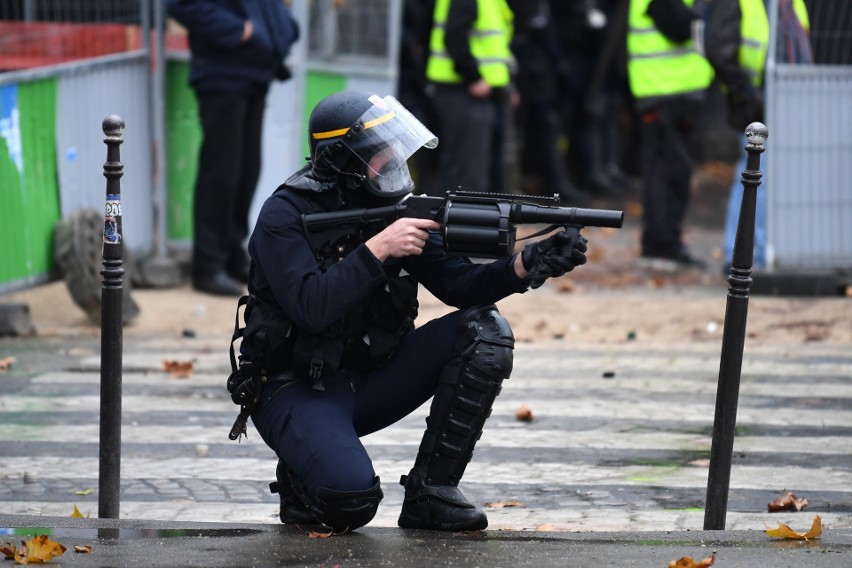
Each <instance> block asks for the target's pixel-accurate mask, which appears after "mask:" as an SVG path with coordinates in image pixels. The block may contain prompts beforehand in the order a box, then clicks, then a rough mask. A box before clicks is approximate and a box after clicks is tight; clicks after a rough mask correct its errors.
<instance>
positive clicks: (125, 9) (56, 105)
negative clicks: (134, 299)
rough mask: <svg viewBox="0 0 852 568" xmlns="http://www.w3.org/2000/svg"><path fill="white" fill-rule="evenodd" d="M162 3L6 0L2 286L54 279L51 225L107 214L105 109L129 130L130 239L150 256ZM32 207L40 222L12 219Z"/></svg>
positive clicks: (1, 63) (1, 90)
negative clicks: (157, 7)
mask: <svg viewBox="0 0 852 568" xmlns="http://www.w3.org/2000/svg"><path fill="white" fill-rule="evenodd" d="M155 1H158V0H111V1H109V2H107V1H103V0H2V1H0V197H2V203H3V204H4V206H2V207H0V227H3V229H2V231H0V233H2V237H3V238H0V257H3V258H4V260H5V262H4V263H3V265H2V267H0V288H3V289H10V288H12V289H14V288H16V287H20V286H21V285H26V284H27V283H30V282H37V281H40V280H44V279H45V278H47V276H48V274H49V273H50V271H51V269H52V267H53V258H52V250H53V247H52V239H53V226H54V224H55V222H56V221H57V220H58V219H59V218H60V217H63V216H66V215H69V214H71V213H74V212H75V211H77V210H79V209H83V208H93V209H97V210H98V211H101V210H102V209H103V199H104V197H103V190H102V189H100V188H102V187H103V176H102V172H101V165H102V164H103V155H104V150H103V132H102V130H101V121H102V120H103V119H104V117H105V116H107V115H109V114H119V115H121V116H122V117H123V118H124V121H125V124H126V125H127V126H126V131H125V137H124V145H123V148H122V150H123V151H122V157H123V159H124V160H125V161H126V162H127V164H128V167H127V169H126V176H125V178H124V179H125V183H124V186H125V189H126V192H125V195H126V198H125V199H124V204H123V205H124V207H123V208H124V209H125V210H126V211H127V213H128V214H127V216H126V218H125V223H124V236H125V242H126V244H127V246H128V248H130V249H133V250H134V252H136V253H138V254H140V256H141V255H142V254H146V253H148V252H150V251H151V250H152V248H153V245H154V238H155V234H156V231H154V230H152V228H153V227H154V223H155V220H154V218H155V209H156V206H155V204H154V203H155V199H154V185H155V184H154V181H153V171H152V170H153V168H152V167H151V164H152V163H153V162H154V160H153V159H152V146H154V144H153V143H152V140H155V139H156V138H155V135H154V128H153V121H152V118H151V116H152V111H151V108H152V101H151V97H150V95H149V94H150V93H151V85H152V80H151V61H150V53H151V50H150V44H151V41H150V40H149V37H150V31H151V29H152V25H151V20H150V14H151V8H152V6H153V5H154V4H153V2H155ZM28 210H34V211H38V212H39V214H38V218H37V219H30V218H28V217H27V216H26V215H20V214H18V213H16V212H20V211H28Z"/></svg>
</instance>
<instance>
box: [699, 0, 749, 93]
mask: <svg viewBox="0 0 852 568" xmlns="http://www.w3.org/2000/svg"><path fill="white" fill-rule="evenodd" d="M741 20H742V11H741V10H740V3H739V0H714V2H713V4H712V7H711V11H710V15H709V17H708V18H707V24H706V26H705V28H704V51H705V53H706V54H707V60H708V61H710V64H711V65H712V66H713V69H714V70H715V71H716V76H717V77H718V78H719V80H720V81H721V82H722V83H724V84H725V86H727V87H728V89H730V90H732V91H737V92H739V91H743V90H746V89H748V88H749V87H750V85H751V81H750V78H749V75H748V72H746V71H745V70H744V69H743V68H742V67H741V66H740V63H739V50H740V43H741V42H742V37H741V35H740V22H741Z"/></svg>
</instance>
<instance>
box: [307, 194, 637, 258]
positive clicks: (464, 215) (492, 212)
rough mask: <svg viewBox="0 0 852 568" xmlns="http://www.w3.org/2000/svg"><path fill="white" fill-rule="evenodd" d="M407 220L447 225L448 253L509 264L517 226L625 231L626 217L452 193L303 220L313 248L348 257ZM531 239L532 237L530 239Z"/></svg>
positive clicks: (548, 201)
mask: <svg viewBox="0 0 852 568" xmlns="http://www.w3.org/2000/svg"><path fill="white" fill-rule="evenodd" d="M402 217H417V218H421V219H433V220H435V221H438V222H439V223H440V224H441V234H442V235H443V237H444V249H445V250H446V251H447V253H449V254H455V255H460V256H470V257H474V258H508V257H510V256H511V255H512V254H513V253H514V249H515V231H516V228H517V225H519V224H524V223H537V224H549V225H551V227H549V228H548V229H545V230H544V231H541V232H539V233H536V235H532V236H537V235H541V234H544V233H547V232H550V231H552V230H553V229H555V228H556V227H558V226H560V225H563V226H566V227H567V226H573V227H577V228H582V227H613V228H621V225H622V223H623V221H624V212H623V211H617V210H611V209H580V208H577V207H559V197H558V196H557V195H554V196H553V197H537V196H527V195H506V194H503V193H473V192H461V191H459V192H455V193H453V192H447V194H446V197H434V196H428V195H414V196H411V197H409V198H408V199H405V200H404V201H401V202H399V203H397V204H395V205H387V206H384V207H375V208H365V209H347V210H343V211H332V212H327V213H310V214H305V215H302V223H303V225H304V228H305V233H306V234H307V237H308V241H309V243H310V245H311V248H312V249H313V250H315V251H325V252H326V253H333V252H337V253H339V256H343V255H345V254H346V253H348V252H349V250H351V248H352V247H354V246H355V245H357V244H358V243H361V242H364V241H366V240H367V239H368V238H370V237H371V236H373V235H375V234H376V233H378V232H379V231H381V230H382V229H384V228H385V227H387V226H388V225H389V224H391V223H393V222H394V221H396V220H397V219H400V218H402ZM527 238H529V237H527Z"/></svg>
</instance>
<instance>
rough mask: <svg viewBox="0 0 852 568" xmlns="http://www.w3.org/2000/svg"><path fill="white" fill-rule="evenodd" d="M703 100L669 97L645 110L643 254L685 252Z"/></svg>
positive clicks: (642, 121) (675, 256)
mask: <svg viewBox="0 0 852 568" xmlns="http://www.w3.org/2000/svg"><path fill="white" fill-rule="evenodd" d="M700 110H701V103H700V102H698V101H692V100H689V99H684V100H675V101H670V102H665V103H662V104H660V105H659V106H657V107H656V108H654V109H652V110H648V111H645V112H643V113H641V115H640V117H639V118H640V140H641V147H642V150H641V151H642V177H643V181H644V185H645V189H644V199H643V206H644V226H643V229H642V256H645V257H659V258H666V259H672V260H679V259H681V258H682V257H683V255H684V254H686V249H685V246H684V244H683V222H684V218H685V217H686V212H687V208H688V206H689V193H690V178H691V176H692V171H693V168H694V165H695V160H694V159H693V152H692V149H693V145H694V142H695V141H694V134H695V132H694V128H695V124H696V122H695V121H696V120H697V119H698V118H699V117H700Z"/></svg>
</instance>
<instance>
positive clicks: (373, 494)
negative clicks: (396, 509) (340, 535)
mask: <svg viewBox="0 0 852 568" xmlns="http://www.w3.org/2000/svg"><path fill="white" fill-rule="evenodd" d="M383 497H384V493H382V488H381V484H380V483H379V478H378V477H376V478H375V484H374V485H373V486H372V487H370V488H369V489H365V490H363V491H335V490H333V489H325V488H323V487H320V488H319V489H316V490H314V491H313V492H312V493H311V494H310V495H308V501H309V502H310V510H311V512H312V513H313V514H314V515H315V516H316V518H317V519H319V521H320V522H322V523H323V524H324V525H326V526H329V527H331V529H332V530H333V531H334V532H344V531H354V530H355V529H358V528H361V527H363V526H364V525H366V524H367V523H369V522H370V521H372V520H373V517H375V516H376V511H377V510H378V508H379V502H381V500H382V498H383Z"/></svg>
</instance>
